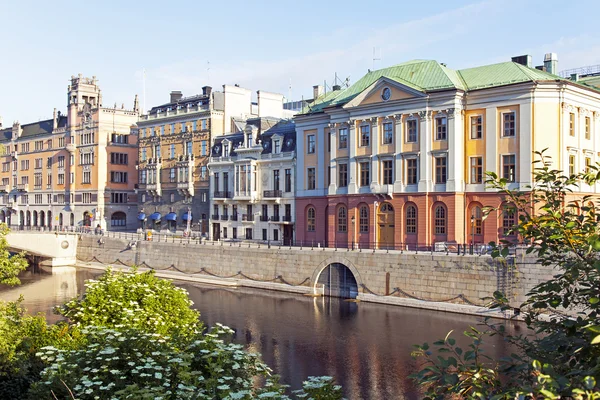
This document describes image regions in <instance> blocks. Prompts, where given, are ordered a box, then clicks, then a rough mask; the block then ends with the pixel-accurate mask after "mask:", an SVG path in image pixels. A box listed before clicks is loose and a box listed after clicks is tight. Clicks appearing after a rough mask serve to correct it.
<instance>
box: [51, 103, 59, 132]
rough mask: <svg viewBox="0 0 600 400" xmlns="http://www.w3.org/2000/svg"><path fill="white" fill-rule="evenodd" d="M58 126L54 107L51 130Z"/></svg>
mask: <svg viewBox="0 0 600 400" xmlns="http://www.w3.org/2000/svg"><path fill="white" fill-rule="evenodd" d="M56 128H58V118H57V117H56V108H55V109H54V113H53V114H52V130H53V131H55V130H56Z"/></svg>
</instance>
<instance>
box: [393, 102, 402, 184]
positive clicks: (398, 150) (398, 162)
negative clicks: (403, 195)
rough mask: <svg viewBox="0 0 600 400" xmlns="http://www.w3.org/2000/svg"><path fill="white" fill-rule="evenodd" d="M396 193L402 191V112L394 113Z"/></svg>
mask: <svg viewBox="0 0 600 400" xmlns="http://www.w3.org/2000/svg"><path fill="white" fill-rule="evenodd" d="M394 121H395V126H394V128H395V129H394V150H395V151H394V193H399V192H401V191H402V143H403V140H404V132H403V129H402V128H403V126H404V125H403V124H402V114H396V115H394Z"/></svg>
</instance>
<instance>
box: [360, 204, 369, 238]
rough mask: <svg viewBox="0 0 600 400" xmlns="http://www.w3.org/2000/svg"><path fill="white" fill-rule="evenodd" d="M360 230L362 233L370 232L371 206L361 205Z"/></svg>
mask: <svg viewBox="0 0 600 400" xmlns="http://www.w3.org/2000/svg"><path fill="white" fill-rule="evenodd" d="M358 214H359V218H358V223H359V231H360V233H368V232H369V208H368V207H367V206H362V207H360V210H359V213H358Z"/></svg>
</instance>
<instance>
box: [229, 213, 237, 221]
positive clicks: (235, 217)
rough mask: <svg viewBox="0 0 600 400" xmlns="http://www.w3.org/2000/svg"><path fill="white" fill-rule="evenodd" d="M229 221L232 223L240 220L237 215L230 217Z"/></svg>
mask: <svg viewBox="0 0 600 400" xmlns="http://www.w3.org/2000/svg"><path fill="white" fill-rule="evenodd" d="M229 220H230V221H237V220H238V215H237V214H231V215H230V216H229Z"/></svg>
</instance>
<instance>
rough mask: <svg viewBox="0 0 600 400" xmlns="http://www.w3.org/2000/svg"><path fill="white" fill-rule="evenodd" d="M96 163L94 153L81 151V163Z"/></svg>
mask: <svg viewBox="0 0 600 400" xmlns="http://www.w3.org/2000/svg"><path fill="white" fill-rule="evenodd" d="M93 163H94V153H80V154H79V165H91V164H93Z"/></svg>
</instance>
